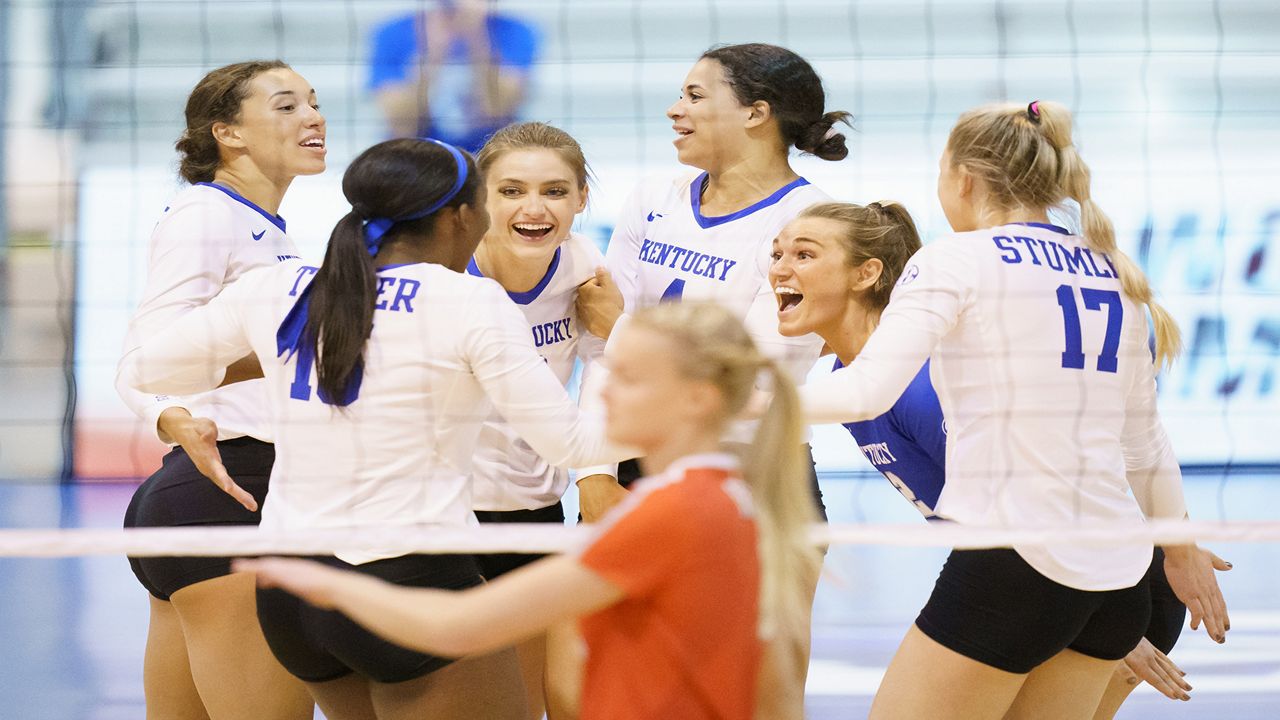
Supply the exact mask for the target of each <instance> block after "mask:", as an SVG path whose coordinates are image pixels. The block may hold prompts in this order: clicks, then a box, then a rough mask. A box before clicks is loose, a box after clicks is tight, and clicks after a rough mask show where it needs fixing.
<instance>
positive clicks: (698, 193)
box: [689, 172, 809, 230]
mask: <svg viewBox="0 0 1280 720" xmlns="http://www.w3.org/2000/svg"><path fill="white" fill-rule="evenodd" d="M706 179H707V174H706V173H705V172H704V173H702V174H701V175H699V176H698V177H696V178H694V179H693V183H692V184H691V185H690V186H689V203H690V205H691V206H692V207H693V219H694V220H697V221H698V227H700V228H702V229H703V230H706V229H708V228H713V227H715V226H717V225H723V224H725V223H727V222H732V221H734V220H737V219H738V218H743V217H746V216H748V215H750V214H751V213H753V212H755V211H757V210H763V209H765V208H767V207H769V206H770V205H776V204H778V201H779V200H781V199H782V198H784V197H786V196H787V193H789V192H791V191H792V190H795V189H796V188H798V187H804V186H805V185H808V184H809V181H808V180H805V179H804V178H796V179H795V180H792V181H791V182H789V183H787V184H786V185H783V186H782V187H780V188H778V189H777V190H775V191H774V193H773V194H772V195H770V196H769V197H767V198H765V199H763V200H760V201H758V202H755V203H752V204H751V205H748V206H747V207H744V208H742V209H741V210H739V211H737V212H735V213H729V214H728V215H720V216H718V217H707V216H705V215H703V214H702V183H703V181H705V180H706Z"/></svg>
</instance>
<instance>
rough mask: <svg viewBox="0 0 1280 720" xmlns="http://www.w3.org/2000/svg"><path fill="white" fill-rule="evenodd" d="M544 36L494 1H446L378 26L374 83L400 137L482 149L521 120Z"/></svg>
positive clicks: (372, 72) (389, 125)
mask: <svg viewBox="0 0 1280 720" xmlns="http://www.w3.org/2000/svg"><path fill="white" fill-rule="evenodd" d="M537 45H538V36H537V33H536V32H535V30H534V28H533V26H532V25H530V24H529V23H527V22H524V21H523V20H519V19H517V18H514V17H511V16H509V15H504V14H500V13H496V12H493V10H492V3H491V2H490V0H440V1H439V2H438V3H437V5H436V7H434V8H432V9H429V10H427V11H425V12H414V13H410V14H408V15H403V16H400V17H396V18H393V19H391V20H389V21H387V22H385V23H383V24H382V25H380V26H378V28H377V29H376V30H375V31H374V34H373V53H372V60H371V63H370V72H369V89H370V90H372V91H373V93H374V95H375V97H376V98H377V101H378V105H379V107H381V108H382V112H383V114H384V115H385V116H386V119H387V128H388V131H389V133H390V134H391V135H392V136H394V137H433V138H437V139H440V140H443V141H445V142H448V143H451V144H453V145H457V146H459V147H462V148H464V149H466V150H468V151H471V152H475V151H477V150H479V149H480V146H481V145H483V144H484V141H485V139H486V138H488V137H489V136H490V135H492V134H493V132H494V131H496V130H497V129H498V128H500V127H502V126H504V125H506V124H508V123H510V122H511V121H512V120H514V119H515V117H516V114H517V111H518V110H519V108H520V105H521V103H522V102H523V101H524V95H525V86H526V85H527V83H528V78H529V68H530V67H531V66H532V65H533V58H534V55H535V54H536V50H537Z"/></svg>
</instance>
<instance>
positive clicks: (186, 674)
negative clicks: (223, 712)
mask: <svg viewBox="0 0 1280 720" xmlns="http://www.w3.org/2000/svg"><path fill="white" fill-rule="evenodd" d="M148 599H149V600H150V601H151V622H150V625H149V626H148V628H147V648H146V654H145V655H144V656H143V661H142V687H143V695H144V697H146V701H147V720H209V714H208V713H206V712H205V709H204V701H202V700H201V699H200V693H199V692H197V691H196V685H195V681H193V680H192V679H191V664H190V663H189V662H188V660H187V644H186V638H185V637H184V636H183V634H182V623H181V622H180V621H179V620H178V613H177V611H175V610H174V609H173V606H172V605H171V604H170V603H169V602H168V601H166V600H161V599H160V598H157V597H155V596H154V595H149V596H148Z"/></svg>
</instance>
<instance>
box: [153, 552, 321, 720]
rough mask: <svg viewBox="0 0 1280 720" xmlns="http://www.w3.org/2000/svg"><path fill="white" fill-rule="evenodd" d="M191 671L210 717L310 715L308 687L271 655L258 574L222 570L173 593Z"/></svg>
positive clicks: (285, 719)
mask: <svg viewBox="0 0 1280 720" xmlns="http://www.w3.org/2000/svg"><path fill="white" fill-rule="evenodd" d="M172 602H173V606H174V609H175V610H176V611H177V614H178V617H179V619H180V620H181V622H182V630H183V635H184V636H185V637H186V639H187V652H188V654H189V656H190V658H191V674H192V677H193V678H194V679H195V684H196V687H197V688H198V689H199V691H200V697H201V698H203V699H204V704H205V707H206V708H207V709H208V711H209V716H210V718H212V720H224V719H226V720H230V719H232V718H236V719H238V718H245V719H246V720H248V719H250V718H256V719H262V720H266V719H269V718H279V719H280V720H310V718H311V717H312V714H313V705H314V704H313V702H312V699H311V695H310V694H309V693H308V692H307V690H306V687H305V686H304V685H303V683H302V682H301V681H300V680H298V679H297V678H295V677H293V676H292V675H290V674H289V673H288V672H287V671H286V670H285V669H284V667H283V666H282V665H281V664H280V663H279V662H278V661H277V660H276V658H275V657H274V656H273V655H272V654H271V650H270V648H268V647H267V642H266V639H265V638H264V637H263V635H262V630H261V628H260V627H259V625H258V623H257V621H256V618H257V604H256V600H255V588H254V578H253V576H252V575H248V574H245V573H236V574H232V575H223V576H221V577H216V578H213V579H210V580H204V581H202V582H198V583H195V584H193V585H188V586H186V587H184V588H182V589H181V590H178V591H177V592H175V593H174V594H173V596H172Z"/></svg>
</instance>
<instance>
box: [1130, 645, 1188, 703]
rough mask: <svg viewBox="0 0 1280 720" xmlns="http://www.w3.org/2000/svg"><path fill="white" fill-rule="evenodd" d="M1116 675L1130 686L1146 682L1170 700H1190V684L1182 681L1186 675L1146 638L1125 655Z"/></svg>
mask: <svg viewBox="0 0 1280 720" xmlns="http://www.w3.org/2000/svg"><path fill="white" fill-rule="evenodd" d="M1116 673H1118V674H1120V675H1122V676H1124V677H1125V679H1126V680H1127V681H1128V683H1129V684H1130V685H1137V684H1138V683H1139V682H1142V681H1143V680H1146V681H1147V684H1148V685H1150V686H1151V687H1153V688H1155V689H1156V690H1159V691H1160V694H1161V695H1164V696H1165V697H1167V698H1169V699H1170V700H1190V699H1191V696H1190V695H1188V694H1187V693H1189V692H1191V683H1189V682H1187V681H1186V680H1185V679H1184V678H1185V676H1186V673H1184V672H1182V669H1181V668H1179V667H1178V666H1177V665H1175V664H1174V663H1173V661H1172V660H1170V659H1169V656H1168V655H1165V654H1164V653H1162V652H1160V649H1159V648H1157V647H1156V646H1155V645H1152V644H1151V641H1149V640H1147V639H1146V638H1142V641H1141V642H1139V643H1138V647H1136V648H1134V649H1133V650H1132V651H1130V652H1129V654H1128V655H1125V657H1124V662H1123V663H1121V664H1120V665H1119V666H1118V667H1117V668H1116Z"/></svg>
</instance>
